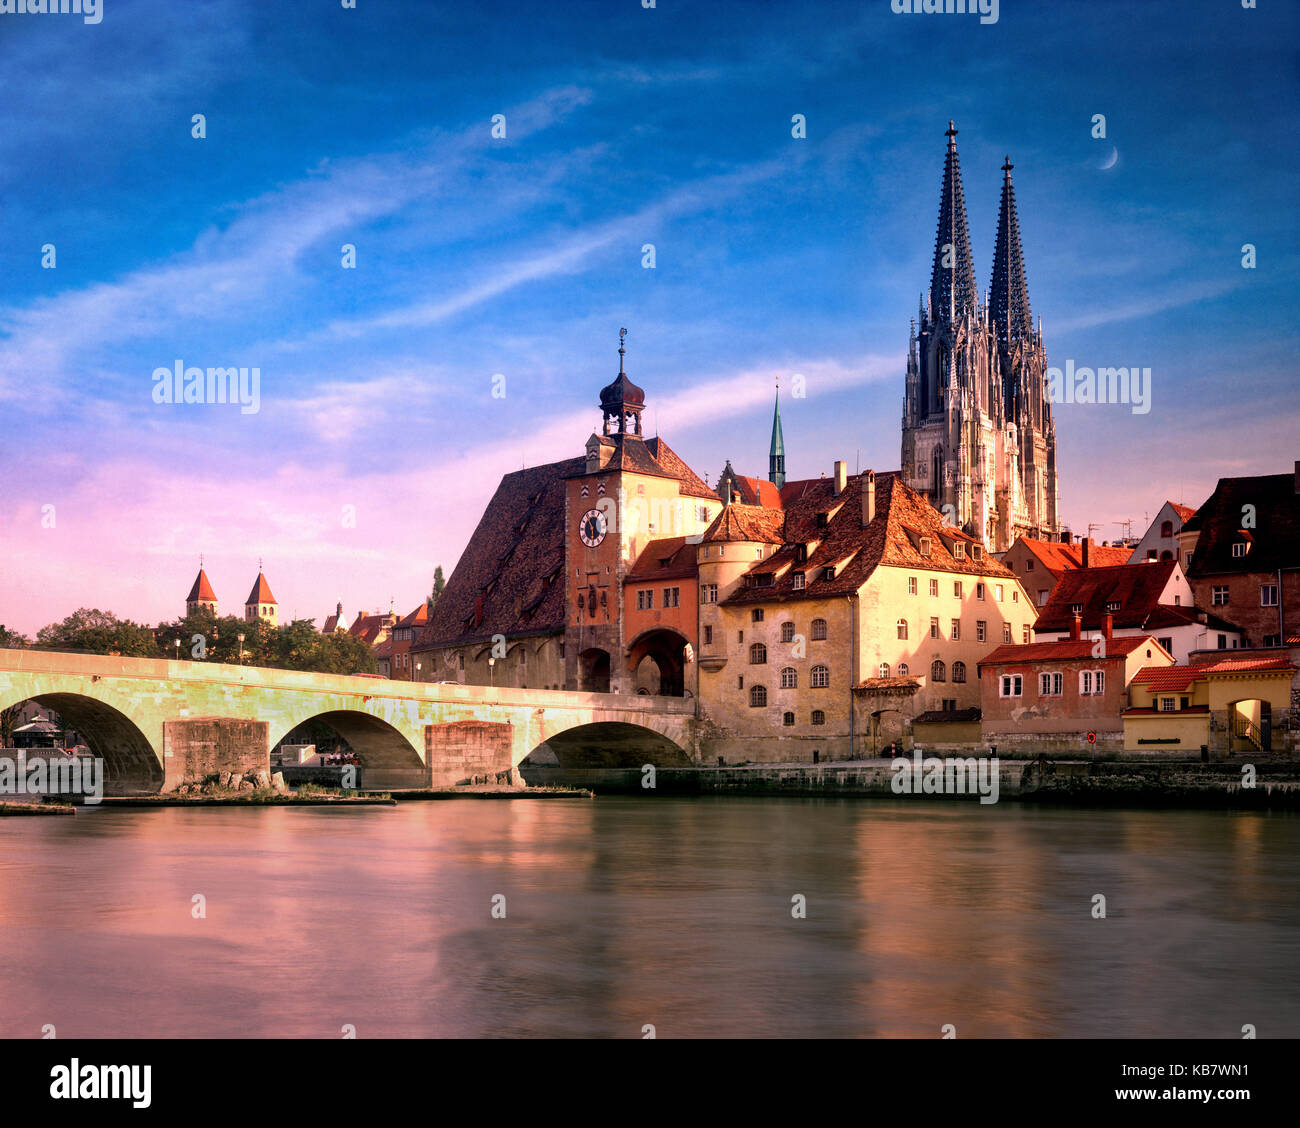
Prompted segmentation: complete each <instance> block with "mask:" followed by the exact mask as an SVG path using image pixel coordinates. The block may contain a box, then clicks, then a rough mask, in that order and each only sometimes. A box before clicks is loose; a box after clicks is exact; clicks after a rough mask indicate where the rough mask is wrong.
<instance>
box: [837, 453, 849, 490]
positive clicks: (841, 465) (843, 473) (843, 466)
mask: <svg viewBox="0 0 1300 1128" xmlns="http://www.w3.org/2000/svg"><path fill="white" fill-rule="evenodd" d="M848 480H849V468H848V464H847V463H845V462H843V461H842V460H837V461H836V463H835V496H836V497H839V496H840V494H842V493H843V492H844V487H845V486H846V485H847V484H848Z"/></svg>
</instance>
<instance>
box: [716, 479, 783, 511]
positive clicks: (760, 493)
mask: <svg viewBox="0 0 1300 1128" xmlns="http://www.w3.org/2000/svg"><path fill="white" fill-rule="evenodd" d="M735 483H736V490H737V492H738V493H739V494H740V501H741V504H742V505H762V506H765V507H766V508H768V509H780V508H781V491H780V490H779V489H778V488H777V485H776V483H775V482H769V481H768V480H767V479H766V478H748V477H746V476H745V475H743V474H737V475H736V477H735ZM723 500H726V499H725V498H724V499H723Z"/></svg>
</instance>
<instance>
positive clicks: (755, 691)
mask: <svg viewBox="0 0 1300 1128" xmlns="http://www.w3.org/2000/svg"><path fill="white" fill-rule="evenodd" d="M765 705H767V687H766V686H762V685H751V686H750V687H749V707H750V708H751V709H762V708H763V707H764V706H765Z"/></svg>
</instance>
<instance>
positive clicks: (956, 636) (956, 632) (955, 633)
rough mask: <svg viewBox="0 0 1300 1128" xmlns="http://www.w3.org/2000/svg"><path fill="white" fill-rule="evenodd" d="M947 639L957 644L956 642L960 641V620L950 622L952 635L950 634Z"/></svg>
mask: <svg viewBox="0 0 1300 1128" xmlns="http://www.w3.org/2000/svg"><path fill="white" fill-rule="evenodd" d="M948 637H949V638H951V639H952V640H953V642H957V641H959V640H960V639H961V620H960V619H954V620H953V621H952V633H951V634H950V635H949V636H948Z"/></svg>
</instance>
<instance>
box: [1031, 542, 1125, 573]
mask: <svg viewBox="0 0 1300 1128" xmlns="http://www.w3.org/2000/svg"><path fill="white" fill-rule="evenodd" d="M1019 539H1020V543H1021V544H1023V545H1024V546H1025V548H1026V549H1028V550H1029V551H1030V552H1031V553H1033V555H1034V558H1035V559H1036V560H1038V562H1039V563H1040V564H1042V566H1043V567H1044V568H1046V569H1047V570H1048V571H1049V572H1051V573H1052V577H1053V578H1054V579H1057V580H1059V579H1060V578H1061V577H1062V576H1063V575H1064V574H1065V573H1066V572H1068V571H1071V570H1073V569H1075V568H1082V567H1083V545H1081V544H1064V543H1062V542H1060V541H1049V540H1037V539H1035V538H1034V537H1020V538H1019ZM1132 554H1133V550H1132V549H1131V548H1113V547H1111V546H1109V545H1097V544H1094V545H1093V546H1092V547H1091V548H1089V549H1088V564H1089V566H1090V567H1093V568H1105V567H1109V566H1110V565H1112V564H1125V563H1127V562H1128V558H1129V557H1130V556H1131V555H1132Z"/></svg>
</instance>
